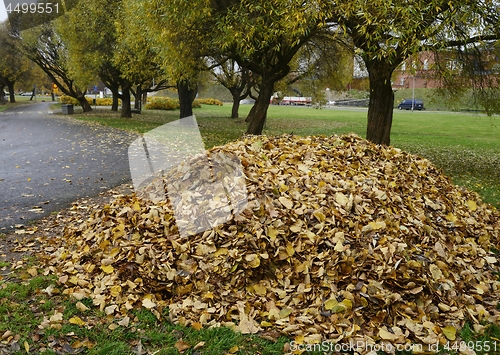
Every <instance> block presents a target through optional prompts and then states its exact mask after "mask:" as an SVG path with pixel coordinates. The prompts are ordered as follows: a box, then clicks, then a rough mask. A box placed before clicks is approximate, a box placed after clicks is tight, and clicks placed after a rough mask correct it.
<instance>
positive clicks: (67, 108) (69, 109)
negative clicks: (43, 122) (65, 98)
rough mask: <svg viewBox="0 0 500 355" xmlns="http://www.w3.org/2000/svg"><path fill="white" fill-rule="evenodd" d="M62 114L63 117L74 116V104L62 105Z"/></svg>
mask: <svg viewBox="0 0 500 355" xmlns="http://www.w3.org/2000/svg"><path fill="white" fill-rule="evenodd" d="M62 113H63V115H72V114H73V105H72V104H66V105H62Z"/></svg>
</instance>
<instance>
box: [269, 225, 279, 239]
mask: <svg viewBox="0 0 500 355" xmlns="http://www.w3.org/2000/svg"><path fill="white" fill-rule="evenodd" d="M267 236H268V237H269V240H271V242H274V241H275V240H276V237H277V236H278V231H277V230H276V229H274V228H273V227H269V228H268V229H267Z"/></svg>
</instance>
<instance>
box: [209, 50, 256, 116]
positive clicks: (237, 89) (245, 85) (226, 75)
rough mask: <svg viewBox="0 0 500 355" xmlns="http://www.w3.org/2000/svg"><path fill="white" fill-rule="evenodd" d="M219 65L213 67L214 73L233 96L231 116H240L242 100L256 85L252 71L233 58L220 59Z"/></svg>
mask: <svg viewBox="0 0 500 355" xmlns="http://www.w3.org/2000/svg"><path fill="white" fill-rule="evenodd" d="M218 63H220V64H219V65H217V66H216V67H215V68H213V69H212V75H213V76H214V78H215V79H216V80H217V82H218V83H220V84H221V85H222V86H224V87H225V88H226V89H228V90H229V92H230V93H231V96H232V98H233V106H232V108H231V118H238V116H239V108H240V101H241V100H243V99H245V98H247V97H248V95H249V94H250V90H251V89H252V86H253V85H254V83H255V82H254V80H253V76H252V72H251V71H250V70H248V69H245V68H241V67H240V66H239V65H238V64H237V63H236V61H234V60H233V59H227V58H226V59H221V60H218Z"/></svg>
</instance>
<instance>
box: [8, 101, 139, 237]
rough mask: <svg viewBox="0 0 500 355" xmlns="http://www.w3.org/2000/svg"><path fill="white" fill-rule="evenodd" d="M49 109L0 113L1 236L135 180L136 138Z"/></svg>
mask: <svg viewBox="0 0 500 355" xmlns="http://www.w3.org/2000/svg"><path fill="white" fill-rule="evenodd" d="M50 105H51V104H50V103H35V104H31V105H23V106H18V107H15V108H10V109H7V110H5V111H3V112H0V232H3V231H6V230H8V229H11V228H12V227H13V226H14V225H16V224H26V223H27V222H28V221H30V220H33V219H37V218H40V217H42V216H44V215H47V214H49V213H50V212H52V211H57V210H60V209H62V208H64V207H67V206H68V205H70V204H71V202H73V201H75V200H76V199H78V198H80V197H86V196H95V195H98V194H99V193H100V192H102V191H104V190H105V189H109V188H112V187H114V186H117V185H120V184H122V183H125V182H129V181H130V179H131V178H130V172H129V165H128V158H127V149H128V145H129V144H130V143H131V142H132V141H133V140H134V139H135V138H136V135H134V134H133V133H128V132H124V131H120V130H116V129H113V128H108V127H103V126H99V125H92V124H87V123H83V122H78V121H76V120H72V119H70V118H64V117H58V116H57V115H54V114H53V113H52V112H51V111H50ZM68 117H69V116H68Z"/></svg>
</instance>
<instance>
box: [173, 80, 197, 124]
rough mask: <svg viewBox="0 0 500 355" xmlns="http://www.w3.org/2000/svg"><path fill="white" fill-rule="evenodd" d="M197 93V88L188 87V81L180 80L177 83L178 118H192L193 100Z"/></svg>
mask: <svg viewBox="0 0 500 355" xmlns="http://www.w3.org/2000/svg"><path fill="white" fill-rule="evenodd" d="M197 91H198V90H197V88H196V87H194V86H192V85H190V83H189V81H188V80H181V81H179V82H178V83H177V93H178V95H179V104H180V118H184V117H189V116H193V100H194V99H195V98H196V93H197Z"/></svg>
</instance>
